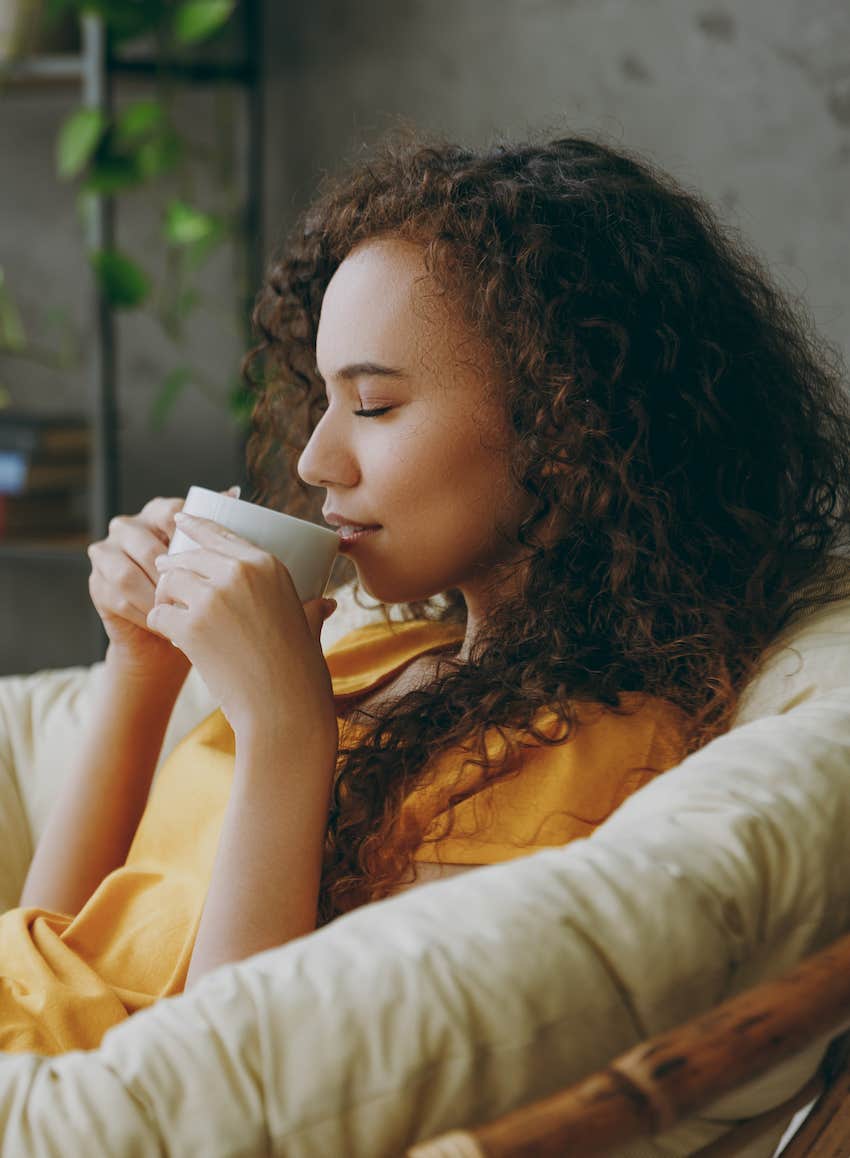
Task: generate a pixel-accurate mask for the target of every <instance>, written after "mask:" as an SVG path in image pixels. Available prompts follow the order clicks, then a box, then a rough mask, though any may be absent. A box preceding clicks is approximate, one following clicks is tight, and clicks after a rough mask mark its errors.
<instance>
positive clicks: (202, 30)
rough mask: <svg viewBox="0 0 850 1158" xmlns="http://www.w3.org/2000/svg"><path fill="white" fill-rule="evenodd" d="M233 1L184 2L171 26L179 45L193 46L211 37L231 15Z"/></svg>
mask: <svg viewBox="0 0 850 1158" xmlns="http://www.w3.org/2000/svg"><path fill="white" fill-rule="evenodd" d="M235 7H236V2H235V0H184V3H182V4H181V5H180V7H179V8H178V9H177V11H176V12H175V13H174V24H173V26H172V28H173V32H174V38H175V40H177V42H178V43H179V44H195V43H197V41H199V40H205V39H206V38H207V37H208V36H212V34H213V33H214V32H217V31H218V30H219V28H221V27H222V26H223V25H225V24H226V23H227V22H228V20H229V19H230V17H231V16H232V15H233V10H234V8H235Z"/></svg>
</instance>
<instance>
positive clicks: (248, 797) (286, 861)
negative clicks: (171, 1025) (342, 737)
mask: <svg viewBox="0 0 850 1158" xmlns="http://www.w3.org/2000/svg"><path fill="white" fill-rule="evenodd" d="M334 767H335V755H333V756H331V755H330V754H329V749H328V746H327V745H319V744H312V743H311V742H310V741H306V742H305V743H303V744H299V743H297V742H293V740H292V737H291V736H289V737H284V736H281V735H275V734H272V733H267V734H265V735H264V736H262V737H259V738H257V739H253V740H251V741H245V742H242V743H240V740H239V738H238V737H237V741H236V763H235V768H234V777H233V787H232V789H231V794H230V798H229V801H228V806H227V810H226V812H225V817H224V821H223V824H222V829H221V836H220V838H219V846H218V850H217V852H216V859H215V863H214V865H213V871H212V877H211V880H210V887H209V890H208V892H207V897H206V903H205V904H204V910H203V914H202V916H201V921H200V925H199V928H198V934H197V937H196V939H195V946H194V950H193V953H192V959H191V962H190V965H189V971H188V974H187V977H186V986H185V988H186V989H189V988H190V987H191V986H192V985H194V983H195V982H196V981H197V980H198V979H199V978H200V977H201V976H202V975H203V974H204V973H208V972H209V971H210V970H211V969H215V968H216V967H217V966H219V965H223V964H225V963H227V962H230V961H240V960H242V959H243V958H245V957H250V956H251V955H252V954H254V953H259V952H261V951H262V950H264V949H270V948H273V947H274V946H276V945H282V944H284V943H285V942H286V941H291V940H293V939H294V938H295V937H300V936H303V935H304V934H305V933H309V932H311V931H312V930H313V929H315V927H316V916H317V907H318V897H319V884H320V880H321V868H322V850H323V847H324V840H325V833H326V831H327V824H328V814H329V809H330V797H331V785H332V781H333V771H334Z"/></svg>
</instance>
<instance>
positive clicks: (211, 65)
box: [0, 55, 257, 88]
mask: <svg viewBox="0 0 850 1158" xmlns="http://www.w3.org/2000/svg"><path fill="white" fill-rule="evenodd" d="M85 68H86V63H85V58H84V57H83V56H59V55H54V56H29V57H22V58H21V59H20V60H12V61H7V62H5V63H0V88H2V86H3V85H4V84H14V85H40V84H79V83H80V81H82V79H83V77H84V76H85ZM107 68H108V69H109V71H110V72H112V73H117V74H118V75H120V76H126V77H133V76H136V77H141V78H145V77H150V78H154V77H157V76H161V77H177V78H179V79H181V80H186V81H189V82H193V83H195V84H222V83H224V84H253V83H254V81H255V80H256V76H257V66H256V65H255V64H253V63H251V62H233V63H230V62H217V61H203V60H199V61H158V60H147V59H144V58H141V59H139V58H135V59H134V58H127V59H123V60H122V59H121V58H120V57H115V56H110V57H109V58H108V61H107Z"/></svg>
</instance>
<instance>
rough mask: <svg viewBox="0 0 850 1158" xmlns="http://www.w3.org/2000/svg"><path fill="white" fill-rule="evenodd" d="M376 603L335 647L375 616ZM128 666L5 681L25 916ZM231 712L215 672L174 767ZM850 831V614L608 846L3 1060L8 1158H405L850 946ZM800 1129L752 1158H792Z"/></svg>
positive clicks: (782, 1077) (2, 854) (780, 1083)
mask: <svg viewBox="0 0 850 1158" xmlns="http://www.w3.org/2000/svg"><path fill="white" fill-rule="evenodd" d="M349 595H350V592H349V593H346V592H342V593H340V595H339V596H338V598H339V599H340V612H341V613H342V614H339V613H338V615H339V618H337V616H334V617H332V619H331V621H329V623H328V624H326V627H325V633H326V634H324V635H323V641H324V642H325V643H329V642H332V641H333V639H334V638H337V637H338V635H342V634H344V633H345V632H346V631H348V630H351V627H352V626H356V625H357V623H358V622H359V621H363V619H362V617H363V615H364V613H363V612H361V611H360V610H359V609H358V608H356V607H354V605H353V603H351V604H350V606H349V600H348V596H349ZM358 617H359V618H358ZM373 617H375V618H377V617H378V616H377V615H376V614H375V615H373ZM332 624H333V629H334V631H335V632H336V635H334V634H333V633H331V632H330V631H329V629H330V628H331V625H332ZM791 649H794V650H791ZM101 668H102V665H94V666H93V667H92V668H90V669H82V668H81V669H70V670H68V671H55V672H42V673H38V674H37V675H34V676H25V677H7V678H6V679H3V680H0V889H2V899H3V903H4V904H5V905H13V904H16V903H17V897H18V896H19V893H20V888H21V884H22V882H23V878H24V876H25V874H26V867H27V864H28V861H29V857H30V855H31V850H32V846H33V841H34V840H35V839H37V837H38V834H39V832H40V831H41V829H42V828H43V825H44V823H45V820H46V816H47V812H48V810H49V807H50V803H51V799H52V795H53V793H54V792H55V788H56V785H57V784H58V782H59V781H60V779H61V776H62V772H63V768H64V767H65V766H66V764H67V753H68V752H69V751H71V750H72V749H73V743H74V737H75V736H76V735H77V734H78V732H79V728H80V726H81V725H82V723H83V721H84V719H85V714H86V711H87V710H88V707H89V705H90V703H91V695H92V691H93V689H94V687H95V685H96V682H97V679H98V678H99V676H100V672H101ZM214 707H215V704H214V703H212V702H211V701H210V698H209V694H208V693H207V692H206V689H205V688H204V687H203V685H202V683H201V682H200V680H199V679H198V678H197V677H196V674H195V673H192V675H191V676H190V677H189V680H187V684H186V687H184V689H183V692H181V697H180V700H179V701H178V704H177V706H176V708H175V712H174V716H173V717H172V721H171V724H170V725H169V732H168V735H167V736H166V742H165V745H164V748H163V758H164V756H165V755H167V753H168V751H170V750H171V748H172V747H173V745H174V744H175V743H176V742H177V741H178V740H179V739H180V738H181V736H182V735H185V733H186V731H187V730H188V729H189V728H190V727H192V726H194V724H195V723H196V722H198V720H200V719H201V718H203V716H204V715H205V714H207V713H208V712H209V711H211V710H213V708H214ZM848 825H850V599H843V600H841V601H840V602H839V603H836V604H834V605H832V606H831V607H828V608H826V609H824V610H821V611H818V612H816V613H815V614H813V615H810V616H807V617H805V618H804V619H802V620H800V622H799V623H798V624H797V625H796V627H795V626H794V625H792V629H790V630H789V631H788V632H787V633H785V635H784V636H783V638H782V639H781V640H780V641H777V645H776V648H775V655H773V657H772V659H771V661H770V663H769V664H768V665H767V667H766V668H765V670H764V671H763V673H762V674H761V675H760V677H759V678H758V680H757V681H756V682H755V683H754V684H752V685H751V687H750V689H749V690H748V693H747V694H746V695H745V697H744V699H743V700H742V703H741V707H740V710H739V714H738V717H737V718H736V722H735V727H734V728H733V729H732V730H731V731H730V732H728V733H727V734H726V735H724V736H720V737H718V738H717V739H716V740H715V741H713V742H712V743H711V744H709V745H707V746H706V747H705V748H703V749H702V750H701V751H699V752H696V753H694V754H693V755H692V756H690V757H689V758H688V759H686V760H685V761H683V762H682V763H681V764H680V765H679V766H678V767H677V768H674V769H671V770H669V771H668V772H666V773H665V774H664V775H663V776H661V777H659V778H658V779H657V780H655V781H654V782H652V783H650V784H649V785H647V786H646V787H645V788H643V789H642V790H641V791H640V792H639V793H637V794H636V795H635V796H633V797H631V798H630V799H629V800H628V801H627V802H626V803H625V804H624V805H623V806H622V807H621V808H620V809H619V810H618V811H617V812H616V813H615V814H614V816H613V817H611V818H610V820H609V821H608V822H607V823H606V824H604V825H603V826H602V827H601V828H600V829H598V830H597V831H596V832H595V833H594V834H593V836H592V837H590V838H589V839H588V840H583V841H577V842H574V843H572V844H570V845H568V846H566V847H564V848H563V849H552V850H548V851H545V852H541V853H537V854H535V855H532V856H529V857H526V858H523V859H520V860H516V861H513V862H510V863H508V864H503V865H494V866H490V867H487V868H481V869H475V870H472V871H471V872H468V873H464V874H463V875H461V876H458V877H454V878H452V879H449V880H445V881H438V882H434V883H430V884H427V885H424V886H422V887H420V888H416V889H413V890H410V891H408V892H405V893H403V894H401V895H399V896H396V897H393V898H390V899H388V900H385V901H382V902H379V903H377V904H373V905H368V906H365V907H364V908H361V909H359V910H357V911H355V912H354V913H351V914H349V915H348V916H346V917H344V918H342V919H340V920H338V921H335V922H334V923H333V924H331V925H330V926H328V927H326V928H325V929H322V930H320V931H319V932H317V933H314V934H312V935H310V936H309V937H304V938H301V939H299V940H297V941H294V942H290V943H289V944H287V945H284V946H282V947H280V948H278V949H272V950H269V951H267V952H264V953H260V954H258V955H257V956H255V957H253V958H251V959H249V960H247V961H243V962H239V963H236V964H233V965H228V966H224V967H222V968H220V969H217V970H215V971H213V972H212V973H210V974H209V975H208V976H207V977H205V978H204V979H203V980H202V982H201V983H199V985H198V986H197V987H196V988H194V989H193V990H192V991H191V992H190V993H187V994H183V995H181V996H179V997H175V998H170V999H168V1000H165V1001H161V1002H159V1003H158V1004H157V1005H155V1006H153V1007H152V1008H151V1009H149V1010H145V1011H143V1012H142V1013H138V1014H136V1015H135V1016H134V1017H133V1018H132V1019H130V1020H129V1021H127V1022H125V1023H123V1024H122V1025H120V1026H118V1027H116V1028H115V1029H113V1030H111V1031H109V1033H107V1035H106V1037H105V1038H104V1041H103V1044H102V1045H101V1047H100V1048H99V1049H97V1050H93V1051H91V1052H88V1053H83V1052H79V1051H77V1052H74V1053H70V1054H65V1055H63V1056H60V1057H57V1058H39V1057H36V1056H34V1055H6V1056H3V1057H0V1131H1V1132H2V1148H0V1153H2V1154H4V1155H5V1154H9V1155H19V1154H27V1155H45V1156H47V1155H50V1156H53V1155H56V1156H57V1158H58V1156H60V1155H63V1156H64V1155H66V1154H68V1153H78V1152H79V1153H102V1154H116V1155H117V1154H121V1155H124V1154H128V1155H130V1154H139V1155H146V1154H149V1153H151V1154H153V1153H159V1152H168V1153H173V1154H187V1155H189V1154H192V1155H204V1156H208V1155H210V1156H212V1155H236V1154H240V1155H244V1154H255V1153H256V1154H266V1153H273V1154H280V1155H287V1156H290V1155H292V1156H296V1155H297V1156H305V1158H306V1156H311V1158H319V1156H321V1158H326V1156H329V1155H331V1156H336V1155H339V1156H351V1158H361V1156H362V1158H377V1156H380V1155H387V1156H389V1155H393V1156H397V1155H400V1154H402V1153H403V1152H404V1149H405V1147H406V1146H409V1145H411V1144H413V1143H414V1142H415V1141H416V1140H419V1139H424V1138H428V1137H430V1136H432V1135H434V1134H437V1133H440V1132H442V1131H446V1130H450V1129H453V1128H455V1127H458V1126H462V1125H465V1124H467V1123H474V1122H476V1121H482V1120H486V1119H489V1118H492V1117H494V1116H496V1115H497V1114H500V1113H503V1112H506V1111H508V1110H509V1109H512V1108H514V1107H515V1106H517V1105H521V1104H523V1103H524V1102H527V1101H529V1100H531V1099H533V1098H536V1097H542V1096H545V1095H546V1094H549V1093H551V1092H554V1091H555V1090H557V1089H558V1088H560V1087H562V1086H564V1085H566V1084H568V1083H569V1082H571V1081H574V1080H576V1079H577V1078H579V1077H581V1076H582V1075H584V1074H586V1073H588V1072H590V1071H592V1070H594V1069H596V1068H598V1067H600V1066H602V1065H604V1064H605V1062H607V1061H608V1060H609V1059H610V1058H612V1057H613V1056H615V1055H616V1054H618V1053H620V1052H622V1051H623V1050H625V1049H627V1048H629V1047H630V1046H632V1045H634V1044H636V1043H637V1042H639V1041H640V1040H642V1039H643V1038H645V1037H647V1036H650V1035H652V1034H654V1033H657V1032H660V1031H662V1030H664V1029H667V1028H670V1027H671V1026H673V1025H676V1024H677V1023H679V1022H682V1021H684V1020H686V1019H688V1018H689V1017H691V1016H693V1015H695V1014H696V1013H698V1012H700V1011H702V1010H704V1009H707V1008H709V1007H711V1006H713V1005H715V1004H717V1003H718V1002H720V1001H722V1000H723V999H724V998H726V997H728V996H731V995H732V994H733V993H736V992H739V991H740V990H742V989H744V988H747V987H748V986H750V985H752V984H754V983H756V982H758V981H759V980H762V979H766V978H769V977H774V976H777V975H779V974H780V973H782V972H784V971H785V970H787V969H788V968H790V967H792V966H793V965H794V964H795V963H796V962H798V961H799V960H801V959H802V958H803V957H805V956H807V955H808V954H810V953H812V952H814V951H816V950H817V949H819V948H821V947H822V946H824V945H826V944H827V943H828V942H830V941H831V940H833V939H834V938H836V937H837V936H839V935H840V934H842V933H843V932H845V931H848V930H850V890H848V885H847V882H848V880H850V842H848V841H847V839H846V833H847V831H848ZM836 1028H838V1027H836ZM825 1044H826V1040H824V1041H822V1042H818V1043H816V1044H815V1045H814V1046H813V1047H811V1048H810V1049H809V1050H807V1051H805V1053H803V1054H802V1055H800V1056H799V1057H798V1058H796V1059H793V1060H792V1061H791V1062H789V1063H786V1064H785V1065H784V1066H782V1067H778V1068H777V1069H775V1070H774V1071H772V1072H771V1073H770V1074H769V1075H767V1076H766V1078H764V1079H762V1080H761V1081H759V1082H757V1083H753V1084H751V1085H750V1086H749V1087H747V1088H746V1089H741V1090H738V1091H736V1092H735V1094H734V1095H732V1096H730V1097H727V1098H725V1099H724V1100H723V1101H722V1102H720V1103H717V1104H716V1105H715V1106H714V1107H712V1108H711V1110H710V1111H709V1112H707V1113H705V1114H704V1115H702V1116H701V1117H699V1118H695V1119H692V1120H691V1121H689V1122H687V1123H684V1124H682V1125H680V1126H679V1127H676V1128H675V1129H673V1130H670V1131H668V1132H667V1133H666V1134H664V1135H662V1136H661V1137H660V1138H658V1139H655V1140H654V1141H651V1142H646V1143H643V1144H639V1145H637V1146H632V1147H630V1148H627V1149H624V1150H622V1151H621V1152H620V1158H662V1156H673V1155H685V1154H690V1153H692V1152H693V1151H694V1150H695V1149H697V1148H698V1147H699V1146H702V1145H706V1144H707V1143H708V1142H710V1141H711V1140H713V1139H714V1138H716V1137H718V1136H719V1135H721V1134H722V1133H723V1132H725V1130H726V1129H727V1128H728V1125H729V1122H730V1121H731V1120H733V1119H735V1118H739V1117H743V1116H749V1115H752V1114H755V1113H758V1112H761V1111H762V1110H764V1109H766V1108H768V1107H769V1106H771V1105H774V1104H776V1103H778V1102H780V1101H782V1100H784V1099H785V1098H787V1097H789V1096H790V1095H791V1094H793V1093H794V1092H796V1091H797V1090H798V1089H799V1088H800V1087H801V1086H802V1085H803V1084H804V1083H805V1081H806V1080H807V1079H808V1078H809V1077H810V1076H811V1074H812V1073H813V1071H814V1069H815V1068H816V1066H817V1063H818V1061H819V1058H820V1056H821V1055H822V1053H823V1049H824V1047H825ZM779 1134H781V1130H778V1131H774V1132H773V1133H772V1134H771V1136H769V1137H766V1138H762V1139H761V1140H760V1141H759V1142H758V1143H755V1144H754V1145H752V1146H750V1147H748V1148H747V1149H746V1150H745V1151H742V1158H743V1155H746V1158H767V1156H768V1155H770V1154H772V1153H773V1151H774V1149H775V1146H776V1143H777V1141H778V1138H779Z"/></svg>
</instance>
